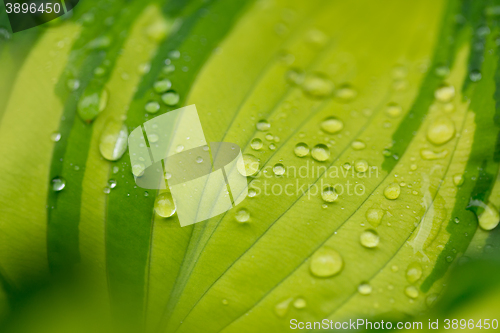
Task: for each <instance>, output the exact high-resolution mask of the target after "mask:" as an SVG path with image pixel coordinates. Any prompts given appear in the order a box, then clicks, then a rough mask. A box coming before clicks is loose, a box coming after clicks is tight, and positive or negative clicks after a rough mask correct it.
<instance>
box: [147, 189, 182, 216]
mask: <svg viewBox="0 0 500 333" xmlns="http://www.w3.org/2000/svg"><path fill="white" fill-rule="evenodd" d="M145 193H147V192H145ZM154 208H155V212H156V214H158V216H161V217H164V218H166V217H170V216H172V215H174V214H175V210H176V208H175V203H174V199H173V198H172V194H170V193H169V192H163V193H161V194H160V195H158V196H157V197H156V199H155V204H154Z"/></svg>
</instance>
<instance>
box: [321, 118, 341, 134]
mask: <svg viewBox="0 0 500 333" xmlns="http://www.w3.org/2000/svg"><path fill="white" fill-rule="evenodd" d="M320 127H321V129H322V130H323V131H325V132H326V133H329V134H335V133H338V132H340V131H341V130H342V129H343V128H344V123H343V122H342V120H340V119H338V118H336V117H328V118H326V119H325V120H323V121H322V122H321V125H320Z"/></svg>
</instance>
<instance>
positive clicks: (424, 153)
mask: <svg viewBox="0 0 500 333" xmlns="http://www.w3.org/2000/svg"><path fill="white" fill-rule="evenodd" d="M446 155H448V151H447V150H443V151H440V152H435V151H433V150H430V149H422V150H420V156H421V157H422V158H423V159H424V160H438V159H441V158H445V157H446Z"/></svg>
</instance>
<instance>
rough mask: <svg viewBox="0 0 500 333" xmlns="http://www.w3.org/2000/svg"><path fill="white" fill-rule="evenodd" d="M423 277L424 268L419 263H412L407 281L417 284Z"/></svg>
mask: <svg viewBox="0 0 500 333" xmlns="http://www.w3.org/2000/svg"><path fill="white" fill-rule="evenodd" d="M421 277H422V266H420V264H419V263H416V262H415V263H412V264H410V265H408V268H407V269H406V280H407V281H408V282H409V283H415V282H417V281H418V280H419V279H420V278H421Z"/></svg>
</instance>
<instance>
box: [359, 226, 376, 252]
mask: <svg viewBox="0 0 500 333" xmlns="http://www.w3.org/2000/svg"><path fill="white" fill-rule="evenodd" d="M359 241H360V243H361V245H363V246H364V247H367V248H370V249H371V248H374V247H377V245H378V243H379V241H380V237H379V235H378V234H377V232H376V231H375V230H365V231H363V232H362V233H361V235H360V236H359Z"/></svg>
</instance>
